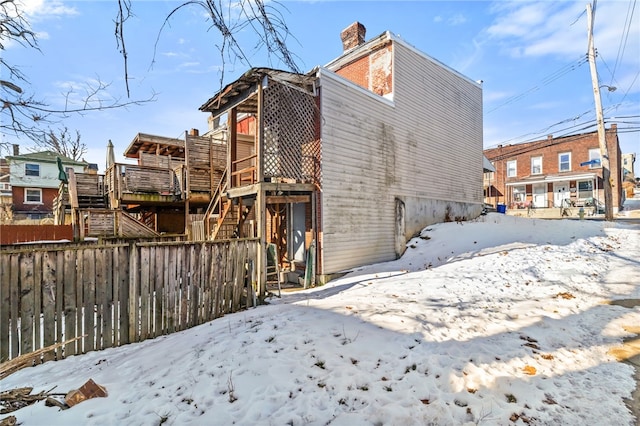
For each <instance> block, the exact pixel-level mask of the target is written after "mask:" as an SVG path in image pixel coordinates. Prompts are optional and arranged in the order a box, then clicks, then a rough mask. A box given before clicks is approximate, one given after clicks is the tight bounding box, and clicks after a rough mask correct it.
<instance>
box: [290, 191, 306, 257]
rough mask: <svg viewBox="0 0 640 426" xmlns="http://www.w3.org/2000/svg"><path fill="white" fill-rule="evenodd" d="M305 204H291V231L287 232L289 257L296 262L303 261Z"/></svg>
mask: <svg viewBox="0 0 640 426" xmlns="http://www.w3.org/2000/svg"><path fill="white" fill-rule="evenodd" d="M305 216H306V205H305V204H304V203H294V204H291V233H290V234H289V248H290V250H291V253H289V257H290V259H292V260H295V261H296V262H303V261H304V231H305Z"/></svg>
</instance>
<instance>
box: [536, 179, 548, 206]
mask: <svg viewBox="0 0 640 426" xmlns="http://www.w3.org/2000/svg"><path fill="white" fill-rule="evenodd" d="M533 206H534V207H535V208H538V209H543V208H545V207H547V184H546V183H541V184H538V185H533Z"/></svg>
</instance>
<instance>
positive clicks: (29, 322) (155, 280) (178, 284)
mask: <svg viewBox="0 0 640 426" xmlns="http://www.w3.org/2000/svg"><path fill="white" fill-rule="evenodd" d="M258 244H259V242H258V240H255V239H243V240H232V241H221V242H200V243H187V242H162V243H158V242H146V243H131V244H104V245H101V244H99V245H95V244H94V245H79V244H76V245H66V246H63V245H57V246H55V247H53V246H52V247H38V248H10V249H3V250H0V270H1V271H2V273H1V274H0V295H1V296H0V299H1V300H0V301H1V303H2V305H1V310H0V362H4V361H7V360H9V359H12V358H15V357H17V356H19V355H23V354H28V353H31V352H33V351H35V350H38V349H41V348H45V347H48V346H50V345H53V344H55V343H59V342H64V341H67V340H69V339H73V338H75V337H80V336H83V337H82V338H81V339H78V340H76V341H74V342H71V343H68V344H66V345H64V347H61V348H58V349H55V350H52V351H50V352H48V353H46V354H45V355H44V356H43V360H44V361H47V360H50V359H61V358H63V357H66V356H70V355H75V354H80V353H85V352H89V351H93V350H100V349H105V348H109V347H114V346H120V345H124V344H127V343H133V342H140V341H142V340H145V339H149V338H153V337H156V336H160V335H162V334H169V333H173V332H175V331H180V330H184V329H187V328H190V327H193V326H196V325H198V324H202V323H204V322H207V321H210V320H212V319H214V318H218V317H221V316H223V315H224V314H226V313H229V312H234V311H238V310H240V309H242V308H244V307H245V306H250V305H254V303H255V302H254V300H255V297H254V282H255V278H254V276H255V267H254V265H255V259H256V255H257V249H258Z"/></svg>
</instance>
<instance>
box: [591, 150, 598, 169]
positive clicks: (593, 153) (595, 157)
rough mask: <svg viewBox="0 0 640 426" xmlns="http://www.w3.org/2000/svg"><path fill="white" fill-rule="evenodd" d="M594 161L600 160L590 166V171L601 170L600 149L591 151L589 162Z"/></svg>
mask: <svg viewBox="0 0 640 426" xmlns="http://www.w3.org/2000/svg"><path fill="white" fill-rule="evenodd" d="M592 160H598V161H597V163H594V164H590V165H589V168H590V169H598V168H600V149H599V148H592V149H590V150H589V161H592Z"/></svg>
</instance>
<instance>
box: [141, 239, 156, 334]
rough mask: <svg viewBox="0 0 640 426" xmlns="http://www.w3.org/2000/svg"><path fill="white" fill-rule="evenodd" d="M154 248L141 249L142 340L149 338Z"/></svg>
mask: <svg viewBox="0 0 640 426" xmlns="http://www.w3.org/2000/svg"><path fill="white" fill-rule="evenodd" d="M152 249H153V248H152V247H142V248H141V249H140V340H145V339H148V338H149V271H150V269H149V267H150V259H149V258H150V257H151V253H150V251H151V250H152Z"/></svg>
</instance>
